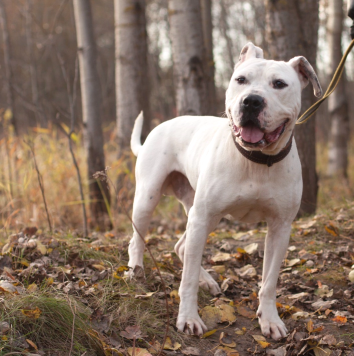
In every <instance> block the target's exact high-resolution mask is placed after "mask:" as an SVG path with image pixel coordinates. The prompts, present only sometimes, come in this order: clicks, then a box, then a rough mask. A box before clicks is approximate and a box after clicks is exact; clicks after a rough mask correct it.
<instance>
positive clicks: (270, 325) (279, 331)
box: [257, 221, 291, 340]
mask: <svg viewBox="0 0 354 356" xmlns="http://www.w3.org/2000/svg"><path fill="white" fill-rule="evenodd" d="M290 230H291V222H287V223H284V222H283V221H272V222H270V223H268V233H267V236H266V240H265V250H264V262H263V275H262V287H261V290H260V292H259V307H258V310H257V316H258V320H259V324H260V326H261V329H262V333H263V335H265V336H267V337H272V338H273V339H275V340H278V339H280V338H282V337H284V336H286V334H287V329H286V327H285V325H284V323H283V322H282V320H281V319H280V317H279V315H278V311H277V308H276V301H275V300H276V286H277V281H278V276H279V270H280V266H281V263H282V261H283V258H284V256H285V252H286V250H287V247H288V244H289V237H290Z"/></svg>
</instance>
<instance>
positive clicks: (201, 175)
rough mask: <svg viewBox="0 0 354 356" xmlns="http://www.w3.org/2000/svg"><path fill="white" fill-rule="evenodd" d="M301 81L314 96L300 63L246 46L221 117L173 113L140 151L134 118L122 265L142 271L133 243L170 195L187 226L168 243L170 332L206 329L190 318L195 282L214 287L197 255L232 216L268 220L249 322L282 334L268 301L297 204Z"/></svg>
mask: <svg viewBox="0 0 354 356" xmlns="http://www.w3.org/2000/svg"><path fill="white" fill-rule="evenodd" d="M309 81H310V82H311V83H312V85H313V87H314V93H315V95H316V96H321V92H322V90H321V87H320V84H319V82H318V79H317V76H316V73H315V72H314V70H313V68H312V67H311V65H310V64H309V63H308V61H307V60H306V59H305V58H304V57H295V58H293V59H291V60H290V61H289V62H280V61H279V62H278V61H272V60H265V59H263V51H262V50H261V49H260V48H258V47H255V46H254V45H253V44H252V43H248V44H247V45H246V46H245V47H244V48H243V49H242V51H241V55H240V60H239V62H238V63H237V65H236V66H235V70H234V73H233V75H232V78H231V81H230V84H229V87H228V89H227V92H226V113H227V117H228V119H226V118H218V117H210V116H205V117H198V116H183V117H178V118H176V119H173V120H170V121H167V122H164V123H162V124H161V125H159V126H157V127H156V128H155V129H154V130H153V131H152V132H151V133H150V135H149V136H148V138H147V139H146V141H145V143H144V145H143V146H142V145H141V143H140V134H141V129H142V123H143V117H142V114H141V115H140V116H139V117H138V118H137V120H136V122H135V126H134V130H133V134H132V139H131V147H132V151H133V153H134V154H135V155H137V156H138V159H137V163H136V192H135V199H134V207H133V221H134V225H135V226H133V228H134V235H133V238H132V239H131V242H130V246H129V256H130V260H129V266H130V267H131V268H132V270H133V269H134V268H135V267H136V266H141V267H142V266H143V252H144V242H143V239H142V237H144V236H145V234H146V233H147V230H148V225H149V222H150V219H151V215H152V213H153V210H154V208H155V207H156V205H157V203H158V202H159V199H160V197H161V195H162V194H173V195H175V196H176V197H177V199H178V200H179V201H180V202H181V203H182V204H183V206H184V208H185V211H186V213H187V215H188V223H187V230H186V232H185V233H184V235H183V237H182V238H181V239H180V240H179V241H178V243H177V245H176V247H175V251H176V253H177V254H178V256H179V257H180V258H181V260H182V262H183V264H184V267H183V273H182V282H181V286H180V289H179V295H180V298H181V303H180V307H179V314H178V319H177V328H178V330H180V331H184V332H186V333H189V334H196V335H201V334H203V333H204V332H205V331H207V328H206V326H205V324H204V323H203V321H202V320H201V318H200V317H199V315H198V306H197V292H198V284H199V285H200V286H201V287H203V288H206V289H208V290H209V291H210V292H211V293H212V294H214V295H215V294H218V293H220V288H219V286H218V284H217V283H216V282H215V281H214V279H213V278H212V277H211V276H210V275H209V274H208V273H207V272H206V271H205V270H204V269H203V268H202V267H201V261H202V254H203V249H204V245H205V242H206V240H207V237H208V234H209V233H210V232H211V231H213V229H214V228H215V227H216V225H217V224H218V222H219V221H220V219H221V218H222V217H224V216H226V215H231V216H232V217H233V218H234V219H236V220H238V221H242V222H259V221H266V222H267V224H268V233H267V237H266V240H265V252H264V265H263V276H262V287H261V289H260V292H259V301H260V303H259V308H258V311H257V316H258V318H259V323H260V326H261V329H262V333H263V334H264V335H265V336H267V337H270V336H271V337H272V338H273V339H279V338H282V337H284V336H285V335H286V333H287V330H286V327H285V325H284V323H283V322H282V321H281V319H280V318H279V316H278V313H277V309H276V305H275V299H276V284H277V279H278V275H279V269H280V266H281V263H282V260H283V258H284V255H285V252H286V249H287V246H288V242H289V236H290V229H291V223H292V221H293V219H294V218H295V216H296V214H297V212H298V209H299V206H300V201H301V194H302V176H301V165H300V160H299V157H298V153H297V148H296V144H295V140H294V138H293V130H294V126H295V122H296V119H297V117H298V114H299V112H300V106H301V90H302V89H303V88H304V87H306V85H307V84H308V82H309ZM140 235H141V236H140ZM198 281H199V283H198Z"/></svg>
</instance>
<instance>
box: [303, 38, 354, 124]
mask: <svg viewBox="0 0 354 356" xmlns="http://www.w3.org/2000/svg"><path fill="white" fill-rule="evenodd" d="M353 46H354V39H353V40H352V41H351V42H350V45H349V47H348V48H347V50H346V51H345V53H344V55H343V57H342V60H341V61H340V63H339V65H338V68H337V70H336V71H335V73H334V76H333V78H332V80H331V82H330V83H329V86H328V88H327V90H326V92H325V94H324V95H323V97H322V98H321V99H320V100H318V101H316V102H315V103H314V104H313V105H312V106H311V107H310V108H308V109H307V110H306V111H305V112H304V113H303V114H302V115H301V116H300V117H299V118H298V119H297V121H296V125H301V124H303V123H305V122H306V121H307V120H308V119H309V118H310V117H311V116H312V115H313V114H314V113H315V112H316V111H317V110H318V108H319V107H320V105H321V104H322V103H323V102H324V101H325V100H326V99H327V98H328V97H329V96H330V95H331V94H332V93H333V92H334V90H335V89H336V87H337V85H338V83H339V81H340V78H341V77H342V74H343V70H344V64H345V61H346V60H347V57H348V54H349V53H350V51H351V50H352V48H353Z"/></svg>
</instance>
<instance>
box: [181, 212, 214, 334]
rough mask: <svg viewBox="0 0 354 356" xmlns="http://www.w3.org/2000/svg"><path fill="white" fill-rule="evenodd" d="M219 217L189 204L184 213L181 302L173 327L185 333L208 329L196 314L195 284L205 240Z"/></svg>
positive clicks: (196, 291)
mask: <svg viewBox="0 0 354 356" xmlns="http://www.w3.org/2000/svg"><path fill="white" fill-rule="evenodd" d="M219 220H220V218H219V217H218V218H216V217H208V216H207V215H206V214H205V213H204V212H203V213H202V212H200V211H198V210H197V209H196V208H195V207H192V208H191V210H190V212H189V215H188V224H187V236H186V242H185V250H184V257H183V259H184V261H183V273H182V281H181V286H180V288H179V295H180V298H181V303H180V306H179V313H178V318H177V328H178V330H179V331H181V332H185V333H187V334H195V335H203V333H204V332H206V331H207V330H208V329H207V327H206V326H205V324H204V323H203V321H202V319H201V318H200V316H199V315H198V287H199V274H200V266H201V262H202V255H203V250H204V246H205V243H206V239H207V237H208V234H209V232H210V231H211V230H213V229H214V228H215V226H216V224H217V223H218V222H219Z"/></svg>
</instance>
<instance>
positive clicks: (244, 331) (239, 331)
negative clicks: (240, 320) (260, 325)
mask: <svg viewBox="0 0 354 356" xmlns="http://www.w3.org/2000/svg"><path fill="white" fill-rule="evenodd" d="M246 331H247V329H246V328H245V327H243V328H242V329H239V328H236V329H235V334H236V335H245V334H246Z"/></svg>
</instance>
